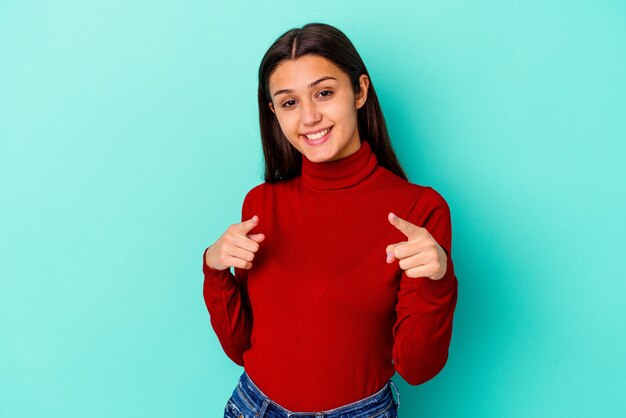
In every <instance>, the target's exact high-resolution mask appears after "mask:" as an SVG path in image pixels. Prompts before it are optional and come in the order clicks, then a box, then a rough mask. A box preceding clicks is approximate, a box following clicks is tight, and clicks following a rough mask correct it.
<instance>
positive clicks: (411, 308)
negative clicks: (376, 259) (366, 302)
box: [393, 187, 458, 385]
mask: <svg viewBox="0 0 626 418" xmlns="http://www.w3.org/2000/svg"><path fill="white" fill-rule="evenodd" d="M407 220H408V221H409V222H411V223H414V224H416V225H418V226H422V227H424V228H426V230H428V232H429V233H430V234H431V235H432V236H433V238H434V239H435V240H436V241H437V243H438V244H439V245H440V246H441V247H442V248H443V249H444V250H445V251H446V254H447V255H448V261H447V270H446V273H445V275H444V277H442V278H441V279H440V280H432V279H429V278H428V277H417V278H411V277H408V276H407V275H406V273H405V272H404V271H403V272H402V276H401V279H400V289H399V291H398V303H397V305H396V314H397V319H396V323H395V325H394V327H393V336H394V345H393V362H394V367H395V369H396V371H397V372H398V373H399V374H400V376H402V377H403V378H404V380H406V381H407V382H408V383H409V384H411V385H419V384H421V383H424V382H426V381H428V380H430V379H432V378H433V377H435V376H436V375H437V374H438V373H439V372H440V371H441V369H442V368H443V366H444V365H445V364H446V361H447V359H448V348H449V346H450V340H451V336H452V318H453V314H454V309H455V307H456V301H457V285H458V283H457V279H456V276H455V274H454V266H453V263H452V227H451V218H450V208H449V207H448V204H447V203H446V201H445V200H444V198H443V197H442V196H441V195H440V194H439V193H438V192H436V191H435V190H434V189H432V188H431V187H427V188H426V190H424V191H423V192H422V194H421V195H420V196H419V197H418V199H417V202H416V203H415V205H414V207H413V208H412V209H411V213H410V214H409V217H408V219H407Z"/></svg>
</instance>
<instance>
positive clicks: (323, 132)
mask: <svg viewBox="0 0 626 418" xmlns="http://www.w3.org/2000/svg"><path fill="white" fill-rule="evenodd" d="M328 131H330V129H324V130H323V131H321V132H318V133H316V134H312V135H305V136H306V137H307V138H309V139H312V140H316V139H320V138H321V137H323V136H324V135H326V134H327V133H328Z"/></svg>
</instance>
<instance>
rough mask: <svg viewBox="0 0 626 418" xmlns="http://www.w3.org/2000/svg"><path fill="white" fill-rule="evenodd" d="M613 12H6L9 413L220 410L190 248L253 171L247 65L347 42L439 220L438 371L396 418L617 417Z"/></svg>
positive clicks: (619, 153) (101, 5)
mask: <svg viewBox="0 0 626 418" xmlns="http://www.w3.org/2000/svg"><path fill="white" fill-rule="evenodd" d="M625 12H626V5H625V3H624V2H622V1H617V0H615V1H593V2H592V1H578V2H566V1H551V0H548V1H534V0H531V1H527V2H517V1H502V2H492V1H487V0H477V1H458V0H457V1H438V2H415V1H395V2H387V3H384V4H383V3H382V2H362V1H342V2H337V1H325V0H324V1H318V2H314V3H311V2H298V3H294V2H292V1H274V2H248V3H246V4H244V5H242V4H241V3H237V2H231V3H226V2H206V1H188V2H184V3H181V2H173V1H171V2H149V1H90V2H76V1H61V0H59V1H54V2H52V1H37V2H35V1H19V2H18V1H11V0H4V1H2V2H0V192H1V195H0V196H1V197H0V199H1V201H0V239H1V242H0V275H1V279H0V416H2V417H114V416H115V417H218V416H221V414H222V411H223V408H224V404H225V402H226V399H227V398H228V396H230V393H231V392H232V390H233V389H234V386H235V384H236V382H237V379H238V377H239V375H240V373H241V372H242V369H241V368H240V367H239V366H237V365H235V364H234V363H232V362H231V361H230V360H229V359H228V358H227V357H226V355H225V354H224V353H223V351H222V349H221V347H220V345H219V342H218V341H217V338H216V336H215V334H214V333H213V331H212V329H211V327H210V323H209V316H208V313H207V312H206V308H205V306H204V302H203V300H202V273H201V262H202V252H203V250H204V248H205V247H206V246H208V245H209V244H210V243H212V242H213V241H214V240H215V239H216V238H217V237H218V236H219V235H220V234H221V233H222V232H223V230H224V229H225V228H226V227H227V226H228V225H229V224H231V223H234V222H238V221H239V217H240V211H241V203H242V200H243V197H244V195H245V193H246V192H247V191H248V190H249V189H250V188H252V187H253V186H255V185H256V184H259V183H260V182H261V181H262V178H261V175H262V163H263V161H262V154H261V146H260V138H259V133H258V121H257V107H256V106H257V104H256V88H257V84H256V82H257V80H256V72H257V70H258V65H259V63H260V60H261V57H262V55H263V54H264V52H265V50H266V49H267V48H268V47H269V45H270V44H271V43H272V42H273V40H274V39H275V38H276V37H278V36H279V35H280V34H281V33H283V32H284V31H286V30H288V29H290V28H292V27H295V26H301V25H303V24H305V23H308V22H311V21H322V22H326V23H330V24H333V25H335V26H337V27H339V28H340V29H341V30H343V31H344V32H345V33H346V34H347V35H348V37H349V38H350V39H351V40H352V41H353V43H354V44H355V45H356V47H357V49H358V50H359V52H360V54H361V55H362V57H363V59H364V61H365V63H366V65H367V66H368V69H369V71H370V73H371V76H372V81H373V83H374V85H375V87H376V90H377V92H378V94H379V98H380V100H381V102H382V106H383V109H384V112H385V116H386V119H387V122H388V125H389V129H390V133H391V136H392V141H393V144H394V147H395V149H396V151H397V153H398V154H399V158H400V160H401V162H402V164H403V165H404V167H405V168H406V171H407V172H408V174H409V177H410V179H411V181H412V182H414V183H418V184H422V185H428V186H432V187H433V188H435V189H436V190H437V191H439V192H440V193H441V194H442V195H443V196H444V197H445V198H446V200H447V202H448V204H449V205H450V208H451V211H452V222H453V259H454V262H455V267H456V273H457V277H458V279H459V283H460V287H459V292H460V293H459V295H460V299H459V303H458V307H457V312H456V316H455V322H454V336H453V340H452V346H451V351H450V358H449V361H448V364H447V365H446V367H445V369H444V370H443V371H442V372H441V373H440V374H439V375H438V376H437V377H436V378H434V379H433V380H431V381H429V382H427V383H426V384H424V385H421V386H417V387H414V386H410V385H408V384H406V383H405V382H403V381H402V380H401V378H400V377H399V376H397V377H396V381H397V382H399V383H400V385H399V386H400V391H401V408H400V416H401V417H404V418H410V417H417V416H427V417H483V418H484V417H527V416H532V417H557V416H558V417H589V416H598V417H600V416H601V417H621V416H626V406H625V403H624V401H623V394H624V392H623V391H624V385H623V383H624V376H625V375H626V360H625V359H626V356H624V352H625V342H626V323H625V322H626V321H625V319H626V309H625V303H624V293H625V291H626V284H625V280H624V279H625V276H626V275H625V274H624V250H625V249H626V246H625V240H624V233H625V232H626V225H625V221H624V218H625V216H624V215H625V209H626V196H625V194H626V187H625V184H624V183H625V181H624V180H625V178H626V176H625V174H626V173H625V168H624V167H625V166H626V164H625V162H626V158H625V157H626V145H625V143H626V118H625V117H624V116H625V114H624V109H626V51H625V49H624V45H625V44H626V42H625V41H626V25H624V22H625V21H626V19H625V17H626V13H625Z"/></svg>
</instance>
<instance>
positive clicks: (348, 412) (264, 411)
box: [224, 371, 400, 418]
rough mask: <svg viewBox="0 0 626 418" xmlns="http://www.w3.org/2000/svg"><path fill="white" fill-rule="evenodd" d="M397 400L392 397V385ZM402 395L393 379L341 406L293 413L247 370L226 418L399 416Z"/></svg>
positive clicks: (359, 417)
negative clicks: (270, 396) (368, 394)
mask: <svg viewBox="0 0 626 418" xmlns="http://www.w3.org/2000/svg"><path fill="white" fill-rule="evenodd" d="M392 386H393V388H394V390H395V391H396V396H397V397H398V401H397V402H396V400H395V399H394V397H393V394H392V392H391V387H392ZM399 402H400V394H399V393H398V389H397V387H396V385H395V384H394V383H393V382H392V381H391V380H390V381H389V382H388V383H387V384H386V385H385V386H384V387H383V388H382V389H381V390H379V391H378V392H376V393H374V394H373V395H370V396H368V397H367V398H364V399H361V400H359V401H356V402H353V403H351V404H348V405H344V406H341V407H338V408H334V409H330V410H327V411H319V412H292V411H289V410H288V409H285V408H283V407H282V406H280V405H278V404H277V403H276V402H274V401H273V400H271V399H270V398H268V397H267V396H265V394H264V393H263V392H261V390H260V389H259V388H258V387H257V386H256V385H255V384H254V382H252V380H251V379H250V376H248V374H247V373H246V372H245V371H244V372H243V374H242V375H241V377H240V379H239V382H238V383H237V387H236V388H235V390H234V391H233V394H232V396H231V397H230V399H228V402H227V403H226V408H225V409H224V418H290V417H293V418H396V417H397V416H398V406H400V403H399Z"/></svg>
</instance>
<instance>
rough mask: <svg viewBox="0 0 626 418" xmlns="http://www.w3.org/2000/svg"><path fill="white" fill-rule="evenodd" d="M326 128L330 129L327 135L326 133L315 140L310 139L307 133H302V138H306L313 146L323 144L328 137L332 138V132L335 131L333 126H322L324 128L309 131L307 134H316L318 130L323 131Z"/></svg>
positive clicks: (308, 143)
mask: <svg viewBox="0 0 626 418" xmlns="http://www.w3.org/2000/svg"><path fill="white" fill-rule="evenodd" d="M324 129H328V133H326V135H324V136H323V137H321V138H320V139H317V140H315V141H312V140H310V139H309V138H307V137H306V135H302V139H303V140H304V142H305V143H306V144H307V145H311V146H316V145H320V144H323V143H324V142H326V141H327V140H328V138H330V134H331V132H332V131H333V127H332V126H331V127H330V128H322V129H318V130H316V131H312V132H307V134H309V135H310V134H314V133H317V132H321V131H323V130H324Z"/></svg>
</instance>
